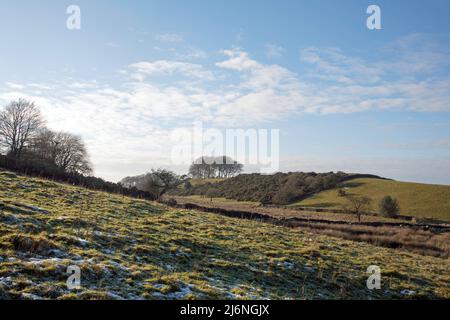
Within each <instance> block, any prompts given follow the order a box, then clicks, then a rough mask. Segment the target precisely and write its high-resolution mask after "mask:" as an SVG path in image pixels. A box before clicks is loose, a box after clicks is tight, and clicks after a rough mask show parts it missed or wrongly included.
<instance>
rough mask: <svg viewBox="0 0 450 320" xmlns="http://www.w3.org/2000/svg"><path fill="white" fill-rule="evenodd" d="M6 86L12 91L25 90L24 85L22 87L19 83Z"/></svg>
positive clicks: (10, 83)
mask: <svg viewBox="0 0 450 320" xmlns="http://www.w3.org/2000/svg"><path fill="white" fill-rule="evenodd" d="M5 85H6V86H7V87H8V88H11V89H19V90H21V89H24V88H25V86H24V85H21V84H18V83H14V82H5Z"/></svg>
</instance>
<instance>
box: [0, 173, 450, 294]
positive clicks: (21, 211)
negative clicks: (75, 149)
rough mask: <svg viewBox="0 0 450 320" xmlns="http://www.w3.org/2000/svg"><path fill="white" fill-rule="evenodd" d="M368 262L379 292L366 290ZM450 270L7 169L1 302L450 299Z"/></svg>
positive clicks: (0, 180) (0, 239) (431, 261)
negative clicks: (77, 278)
mask: <svg viewBox="0 0 450 320" xmlns="http://www.w3.org/2000/svg"><path fill="white" fill-rule="evenodd" d="M71 265H76V266H79V267H80V269H81V288H80V289H77V290H75V291H70V290H68V289H67V287H66V279H67V274H66V269H67V267H68V266H71ZM370 265H378V266H379V267H380V268H381V272H382V289H381V290H369V289H367V288H366V280H367V277H368V275H367V274H366V270H367V267H368V266H370ZM449 270H450V260H448V259H442V258H434V257H427V256H421V255H417V254H413V253H405V252H399V251H396V250H393V249H387V248H380V247H376V246H373V245H370V244H366V243H357V242H352V241H346V240H340V239H336V238H333V237H328V236H322V235H317V234H312V233H307V232H302V231H299V230H292V229H287V228H284V227H278V226H274V225H269V224H264V223H259V222H256V221H248V220H241V219H233V218H225V217H222V216H218V215H215V214H208V213H201V212H196V211H188V210H174V209H169V208H167V207H165V206H162V205H159V204H156V203H153V202H148V201H142V200H136V199H131V198H127V197H122V196H119V195H111V194H107V193H102V192H95V191H89V190H86V189H82V188H78V187H73V186H68V185H63V184H58V183H54V182H50V181H45V180H39V179H31V178H26V177H18V176H16V175H15V174H12V173H8V172H1V171H0V299H43V298H46V299H344V298H354V299H382V298H384V299H389V298H394V299H408V298H420V297H427V298H447V299H448V298H450V274H449Z"/></svg>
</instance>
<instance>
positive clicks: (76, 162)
mask: <svg viewBox="0 0 450 320" xmlns="http://www.w3.org/2000/svg"><path fill="white" fill-rule="evenodd" d="M30 151H31V153H32V156H34V157H37V158H40V159H43V160H46V161H48V162H49V163H51V164H53V165H55V166H57V167H59V168H61V169H62V170H64V171H65V172H69V173H75V172H76V173H81V174H90V173H92V168H91V165H90V163H89V156H88V153H87V150H86V147H85V145H84V142H83V140H82V139H81V137H79V136H75V135H73V134H70V133H66V132H53V131H50V130H48V129H44V130H41V131H40V132H39V133H38V134H37V135H36V137H35V138H34V139H33V142H32V145H31V147H30Z"/></svg>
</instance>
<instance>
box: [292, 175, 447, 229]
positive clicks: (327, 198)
mask: <svg viewBox="0 0 450 320" xmlns="http://www.w3.org/2000/svg"><path fill="white" fill-rule="evenodd" d="M343 187H344V189H345V191H346V193H347V194H350V195H359V196H366V197H369V198H371V199H372V202H373V207H374V208H373V209H375V210H376V209H377V206H378V203H379V201H380V200H381V199H382V198H383V197H384V196H386V195H390V196H393V197H395V198H397V200H398V201H399V203H400V214H402V215H409V216H416V217H423V218H436V219H440V220H445V221H450V186H445V185H432V184H421V183H410V182H399V181H392V180H383V179H370V178H358V179H350V180H348V181H346V182H344V183H343ZM345 202H346V199H345V197H340V196H339V195H338V192H337V189H336V188H334V189H331V190H326V191H322V192H319V193H317V194H314V195H311V196H309V197H308V198H306V199H304V200H301V201H299V202H296V203H294V204H293V205H292V206H300V207H315V208H329V209H338V208H341V207H342V206H343V205H344V204H345Z"/></svg>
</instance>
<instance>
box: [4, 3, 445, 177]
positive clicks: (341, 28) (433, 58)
mask: <svg viewBox="0 0 450 320" xmlns="http://www.w3.org/2000/svg"><path fill="white" fill-rule="evenodd" d="M370 4H377V5H378V6H379V7H380V8H381V13H382V16H381V21H382V29H381V30H368V29H367V27H366V19H367V17H368V15H367V13H366V9H367V7H368V6H369V5H370ZM70 5H78V6H79V7H80V8H81V29H80V30H68V29H67V27H66V20H67V18H68V17H69V15H68V14H67V13H66V9H67V7H68V6H70ZM449 14H450V2H449V1H446V0H442V1H438V0H431V1H400V0H397V1H370V2H369V1H363V0H348V1H345V2H344V1H294V0H292V1H288V0H282V1H268V0H263V1H257V0H246V1H237V0H236V1H234V0H231V1H219V0H210V1H206V0H196V1H185V0H183V1H181V0H180V1H174V0H170V1H137V0H130V1H118V0H96V1H51V0H40V1H31V0H30V1H21V0H14V1H13V0H11V1H9V0H3V1H1V3H0V38H1V39H2V41H0V106H4V105H5V104H7V103H8V102H9V101H11V100H13V99H17V98H19V97H25V98H28V99H30V100H33V101H35V102H36V104H37V105H38V106H39V107H40V108H41V110H42V112H43V114H44V116H45V118H46V119H47V123H48V126H49V127H50V128H52V129H55V130H63V131H69V132H73V133H76V134H79V135H81V136H82V137H83V138H84V139H85V141H86V143H87V146H88V150H89V152H90V155H91V160H92V162H93V165H94V168H95V173H96V175H98V176H101V177H103V178H106V179H109V180H114V181H116V180H119V179H120V178H122V177H124V176H127V175H134V174H140V173H143V172H146V171H148V170H150V169H151V168H156V167H167V168H171V169H174V170H177V171H179V172H181V171H183V170H185V169H186V167H183V166H177V165H175V164H174V163H173V162H172V161H171V149H172V147H173V145H172V143H171V141H170V137H171V134H172V132H173V130H176V129H180V128H191V127H192V125H193V124H194V122H195V121H198V120H201V121H203V124H204V126H205V127H207V128H217V129H219V130H225V129H227V128H243V129H247V128H255V129H279V130H280V161H281V163H280V164H281V169H282V170H284V171H288V170H291V171H293V170H301V171H312V170H314V171H337V170H344V171H349V172H364V173H366V172H368V173H375V174H380V175H383V176H387V177H391V178H395V179H399V180H406V181H419V182H430V183H445V184H450V19H448V17H449Z"/></svg>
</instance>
